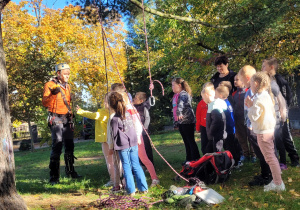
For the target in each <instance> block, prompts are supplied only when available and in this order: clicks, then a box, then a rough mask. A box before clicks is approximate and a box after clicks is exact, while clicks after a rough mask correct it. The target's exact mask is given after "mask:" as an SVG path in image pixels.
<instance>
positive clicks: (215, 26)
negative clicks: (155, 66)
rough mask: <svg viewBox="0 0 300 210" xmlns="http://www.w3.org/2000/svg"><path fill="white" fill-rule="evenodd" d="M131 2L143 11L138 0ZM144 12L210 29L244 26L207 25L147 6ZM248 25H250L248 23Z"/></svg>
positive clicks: (131, 0)
mask: <svg viewBox="0 0 300 210" xmlns="http://www.w3.org/2000/svg"><path fill="white" fill-rule="evenodd" d="M129 1H130V2H131V3H133V4H135V5H136V6H138V7H139V8H141V9H143V5H142V3H140V2H139V1H138V0H129ZM144 10H145V11H146V12H148V13H151V14H153V15H158V16H160V17H163V18H168V19H175V20H180V21H184V22H190V23H198V24H201V25H203V26H206V27H209V28H223V29H226V28H231V27H236V26H242V25H241V24H236V25H215V24H210V23H206V22H203V21H201V20H198V19H194V18H189V17H182V16H178V15H172V14H167V13H163V12H160V11H157V10H155V9H151V8H149V7H145V6H144ZM246 24H248V23H246Z"/></svg>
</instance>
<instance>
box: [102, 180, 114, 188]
mask: <svg viewBox="0 0 300 210" xmlns="http://www.w3.org/2000/svg"><path fill="white" fill-rule="evenodd" d="M113 185H114V183H113V182H112V181H108V182H107V183H106V184H105V185H103V186H104V187H111V186H113Z"/></svg>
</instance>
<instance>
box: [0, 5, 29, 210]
mask: <svg viewBox="0 0 300 210" xmlns="http://www.w3.org/2000/svg"><path fill="white" fill-rule="evenodd" d="M8 2H9V0H6V1H4V0H3V1H0V12H1V13H2V11H3V8H4V7H5V6H6V5H7V4H8ZM1 22H2V21H1ZM0 59H1V61H0V148H1V149H0V209H27V207H26V204H25V202H24V201H23V199H22V198H21V197H20V195H18V193H17V190H16V184H15V161H14V153H13V146H12V137H11V130H10V128H11V123H10V112H9V103H8V84H7V82H8V80H7V73H6V66H5V54H4V49H3V40H2V26H1V25H0Z"/></svg>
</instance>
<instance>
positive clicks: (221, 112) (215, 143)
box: [201, 87, 227, 153]
mask: <svg viewBox="0 0 300 210" xmlns="http://www.w3.org/2000/svg"><path fill="white" fill-rule="evenodd" d="M201 94H202V97H203V100H204V101H205V103H207V104H208V109H207V114H206V132H207V137H208V144H207V147H206V152H207V153H212V152H220V151H222V149H223V141H224V139H226V137H227V133H226V116H225V110H227V105H226V103H225V101H224V100H222V99H214V96H215V90H214V88H205V87H204V88H203V90H202V92H201Z"/></svg>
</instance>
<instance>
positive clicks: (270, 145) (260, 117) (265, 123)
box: [245, 72, 285, 192]
mask: <svg viewBox="0 0 300 210" xmlns="http://www.w3.org/2000/svg"><path fill="white" fill-rule="evenodd" d="M250 88H251V91H252V92H253V93H254V99H253V97H252V98H250V97H249V96H248V97H247V98H246V99H245V104H246V106H247V107H248V108H249V109H248V117H249V119H250V121H251V124H252V129H253V132H254V133H255V134H256V135H257V142H258V145H259V147H260V149H261V152H262V154H263V156H264V158H265V160H266V162H267V163H268V164H269V166H270V169H271V172H272V177H273V181H272V182H270V184H268V185H265V186H264V191H265V192H267V191H277V192H279V191H284V190H285V185H284V183H283V181H282V178H281V169H280V166H279V162H278V159H277V157H276V156H275V149H274V128H275V125H276V118H275V109H274V99H273V94H272V92H271V86H270V77H269V76H268V75H267V74H266V73H264V72H258V73H256V74H254V75H253V76H252V78H251V81H250Z"/></svg>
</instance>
